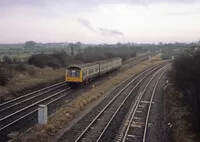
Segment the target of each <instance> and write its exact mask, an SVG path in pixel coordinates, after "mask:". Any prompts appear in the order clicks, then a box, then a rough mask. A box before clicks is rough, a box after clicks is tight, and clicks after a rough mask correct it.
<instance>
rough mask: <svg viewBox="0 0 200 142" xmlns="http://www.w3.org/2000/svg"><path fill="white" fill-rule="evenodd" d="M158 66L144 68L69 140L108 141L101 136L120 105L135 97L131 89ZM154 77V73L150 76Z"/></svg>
mask: <svg viewBox="0 0 200 142" xmlns="http://www.w3.org/2000/svg"><path fill="white" fill-rule="evenodd" d="M158 68H159V67H156V68H151V69H149V70H146V71H144V72H143V73H141V74H139V75H138V76H137V77H136V78H134V79H133V80H132V81H131V82H129V83H128V84H127V85H126V86H125V87H123V88H122V89H121V90H120V91H119V92H118V93H117V94H116V95H115V96H114V97H113V98H112V99H111V100H110V101H109V102H108V104H107V105H106V106H105V107H104V108H103V109H102V110H100V111H99V113H98V114H97V115H96V117H95V118H94V119H93V120H92V121H91V122H90V123H89V124H88V126H87V127H86V128H85V129H84V130H83V131H82V132H81V133H79V134H78V136H77V138H76V139H75V140H70V141H75V142H79V141H109V140H105V139H104V138H103V137H104V134H105V133H106V131H107V130H108V129H109V128H110V124H111V123H112V121H113V119H114V118H115V117H116V116H117V114H118V113H119V111H121V109H122V107H124V104H125V103H127V100H132V99H133V98H134V97H135V95H134V93H133V91H135V90H136V89H137V88H138V86H139V85H140V84H141V82H142V81H144V80H145V79H146V78H147V77H148V76H149V75H151V74H152V73H153V72H154V71H155V70H157V69H158ZM154 77H155V75H154V76H153V77H152V78H154ZM129 103H130V102H129ZM125 108H126V107H125ZM126 109H127V108H126ZM102 128H103V129H102Z"/></svg>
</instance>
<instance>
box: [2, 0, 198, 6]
mask: <svg viewBox="0 0 200 142" xmlns="http://www.w3.org/2000/svg"><path fill="white" fill-rule="evenodd" d="M160 2H161V3H162V2H165V3H166V2H167V3H171V4H173V3H176V4H185V3H186V4H188V3H195V2H198V0H123V1H122V0H81V1H80V0H73V1H72V0H57V1H55V0H0V6H13V5H30V6H45V5H49V4H53V5H55V4H60V5H63V4H75V5H77V6H78V7H83V6H97V5H101V4H139V5H145V6H146V5H149V4H153V3H160Z"/></svg>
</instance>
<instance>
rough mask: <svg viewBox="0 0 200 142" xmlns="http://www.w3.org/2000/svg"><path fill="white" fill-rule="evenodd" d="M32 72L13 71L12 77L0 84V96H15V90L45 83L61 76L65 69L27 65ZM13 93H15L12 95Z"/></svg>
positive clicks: (4, 98) (7, 97) (3, 97)
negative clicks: (4, 84)
mask: <svg viewBox="0 0 200 142" xmlns="http://www.w3.org/2000/svg"><path fill="white" fill-rule="evenodd" d="M27 68H29V69H30V70H31V71H32V72H34V73H33V74H29V73H28V72H13V74H14V75H13V77H12V78H11V79H10V80H9V82H8V83H7V85H6V86H0V98H1V99H2V100H8V99H11V98H14V97H17V96H18V95H19V94H16V92H18V91H21V90H24V89H28V88H33V87H35V86H38V85H41V84H46V83H49V82H52V81H55V80H57V79H60V78H63V80H64V74H65V69H64V68H61V69H51V68H44V69H41V68H37V67H34V66H27ZM14 94H15V95H14Z"/></svg>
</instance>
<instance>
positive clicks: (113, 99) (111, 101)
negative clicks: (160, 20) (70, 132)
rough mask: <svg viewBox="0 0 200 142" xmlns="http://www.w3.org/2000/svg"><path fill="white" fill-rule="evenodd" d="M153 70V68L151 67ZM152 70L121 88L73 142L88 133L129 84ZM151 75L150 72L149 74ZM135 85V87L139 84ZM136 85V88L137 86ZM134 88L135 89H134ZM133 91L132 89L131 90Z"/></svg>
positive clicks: (76, 141)
mask: <svg viewBox="0 0 200 142" xmlns="http://www.w3.org/2000/svg"><path fill="white" fill-rule="evenodd" d="M152 68H153V67H152ZM152 68H150V69H148V70H146V71H144V72H142V73H141V74H139V75H138V76H137V77H136V78H134V79H133V80H132V81H130V82H129V83H128V84H127V85H126V86H125V87H123V88H122V89H121V90H120V91H119V92H118V93H117V94H116V95H115V97H114V98H112V100H110V101H109V103H108V104H107V105H106V106H105V107H104V108H103V109H102V110H101V111H100V112H99V113H98V115H97V116H96V117H95V118H94V119H93V120H92V122H90V124H89V125H88V126H87V127H86V128H85V129H84V131H83V132H82V133H81V134H80V135H79V136H78V138H76V140H75V142H78V141H80V140H81V138H82V137H83V135H84V134H85V133H86V132H87V131H88V129H89V128H90V127H91V126H92V124H93V123H94V122H95V121H96V120H97V119H98V118H99V117H100V116H101V115H102V114H103V112H104V111H105V110H106V109H107V108H108V107H109V106H110V105H111V104H112V103H113V102H114V101H115V100H116V99H117V97H118V96H119V95H120V94H121V93H122V92H123V91H124V90H125V89H126V88H127V87H128V86H129V85H130V84H131V83H133V82H134V81H135V80H136V79H138V78H139V77H140V76H142V75H144V74H145V73H146V72H148V71H149V70H151V69H152ZM154 70H155V69H154ZM150 73H151V72H150ZM150 73H149V74H150ZM149 74H147V75H146V76H145V77H143V78H142V79H141V80H140V81H139V83H140V82H142V81H143V80H144V79H145V78H146V77H147V76H148V75H149ZM139 83H137V85H138V84H139ZM137 85H136V86H137ZM134 88H136V87H134ZM132 90H133V89H132Z"/></svg>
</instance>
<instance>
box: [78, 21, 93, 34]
mask: <svg viewBox="0 0 200 142" xmlns="http://www.w3.org/2000/svg"><path fill="white" fill-rule="evenodd" d="M78 21H79V22H80V23H81V24H82V25H83V26H84V27H86V28H87V29H89V30H90V31H92V32H94V33H95V32H96V31H95V29H94V28H93V26H92V25H91V24H90V22H89V21H88V20H86V19H82V18H79V19H78Z"/></svg>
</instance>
